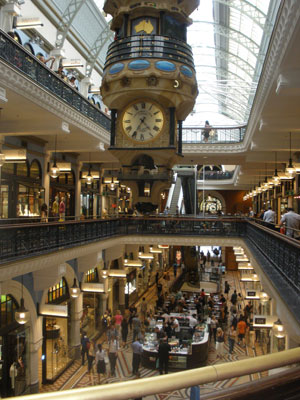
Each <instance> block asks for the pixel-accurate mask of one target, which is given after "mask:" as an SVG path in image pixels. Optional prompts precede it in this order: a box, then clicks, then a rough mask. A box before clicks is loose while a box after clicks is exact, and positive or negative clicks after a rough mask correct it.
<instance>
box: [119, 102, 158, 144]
mask: <svg viewBox="0 0 300 400" xmlns="http://www.w3.org/2000/svg"><path fill="white" fill-rule="evenodd" d="M164 120H165V117H164V113H163V111H162V109H161V108H160V107H159V106H158V105H157V104H156V103H154V102H152V101H136V102H135V103H132V104H130V105H129V106H128V107H127V108H126V109H125V110H124V112H123V114H122V119H121V122H122V128H123V132H124V134H125V135H126V136H127V137H129V138H130V139H131V140H133V141H134V142H136V143H146V142H150V141H152V140H154V139H156V138H157V136H158V135H159V134H160V133H161V131H162V129H163V126H164Z"/></svg>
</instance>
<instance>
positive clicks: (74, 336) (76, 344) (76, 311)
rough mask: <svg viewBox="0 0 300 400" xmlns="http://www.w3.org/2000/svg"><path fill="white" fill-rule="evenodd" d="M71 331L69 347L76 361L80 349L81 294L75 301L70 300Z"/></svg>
mask: <svg viewBox="0 0 300 400" xmlns="http://www.w3.org/2000/svg"><path fill="white" fill-rule="evenodd" d="M70 307H71V310H70V311H71V316H70V320H71V329H70V332H69V345H70V347H71V349H74V351H75V358H76V359H78V358H80V356H81V349H80V320H81V316H82V308H83V293H80V295H79V296H78V297H77V298H76V299H72V300H71V304H70Z"/></svg>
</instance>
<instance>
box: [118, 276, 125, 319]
mask: <svg viewBox="0 0 300 400" xmlns="http://www.w3.org/2000/svg"><path fill="white" fill-rule="evenodd" d="M125 286H126V278H120V279H119V310H120V311H121V313H122V314H124V311H125Z"/></svg>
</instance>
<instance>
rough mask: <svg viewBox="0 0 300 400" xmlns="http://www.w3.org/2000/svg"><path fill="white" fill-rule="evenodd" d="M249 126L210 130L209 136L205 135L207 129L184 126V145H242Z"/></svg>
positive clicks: (216, 127) (214, 127)
mask: <svg viewBox="0 0 300 400" xmlns="http://www.w3.org/2000/svg"><path fill="white" fill-rule="evenodd" d="M246 129H247V125H241V126H231V127H229V126H227V127H221V126H220V127H219V126H213V127H211V128H210V130H209V132H208V135H205V127H204V126H203V127H201V126H197V127H196V126H195V127H193V126H191V127H188V126H184V127H183V128H182V143H183V144H185V143H186V144H187V143H188V144H192V143H195V144H196V143H201V144H211V143H220V144H221V143H224V144H226V143H241V142H242V141H243V140H244V137H245V133H246Z"/></svg>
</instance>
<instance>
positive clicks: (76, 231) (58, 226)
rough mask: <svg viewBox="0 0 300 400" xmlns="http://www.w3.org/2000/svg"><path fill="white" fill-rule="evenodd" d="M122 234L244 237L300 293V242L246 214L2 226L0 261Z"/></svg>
mask: <svg viewBox="0 0 300 400" xmlns="http://www.w3.org/2000/svg"><path fill="white" fill-rule="evenodd" d="M123 235H139V236H141V235H145V236H146V235H166V236H167V235H177V236H178V235H181V236H199V237H223V238H224V237H240V238H243V239H244V240H247V241H249V242H251V243H252V245H253V246H254V247H255V249H257V251H258V252H259V254H260V255H263V256H264V257H265V259H267V260H268V261H269V262H270V263H271V265H273V266H274V268H276V270H277V271H278V273H279V274H280V276H281V277H282V278H283V279H284V281H285V282H286V283H287V285H289V287H292V288H293V290H296V292H297V293H300V244H299V243H298V241H297V240H295V239H291V238H288V237H286V236H284V235H282V234H280V233H279V232H277V231H274V230H273V229H270V228H268V227H265V226H262V225H259V224H257V223H256V222H255V221H252V220H249V219H246V218H242V217H222V218H215V217H212V218H193V217H179V218H172V217H165V218H163V217H149V218H144V217H123V218H114V219H113V218H112V219H93V220H83V221H66V222H51V223H32V224H13V225H7V224H4V225H0V264H1V263H2V264H3V263H7V262H9V261H13V260H18V259H22V258H26V257H31V256H37V255H42V254H47V253H51V252H54V251H57V250H61V249H65V248H70V247H75V246H78V245H83V244H88V243H91V242H96V241H99V240H102V239H106V238H109V237H111V238H112V237H117V236H123Z"/></svg>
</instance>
